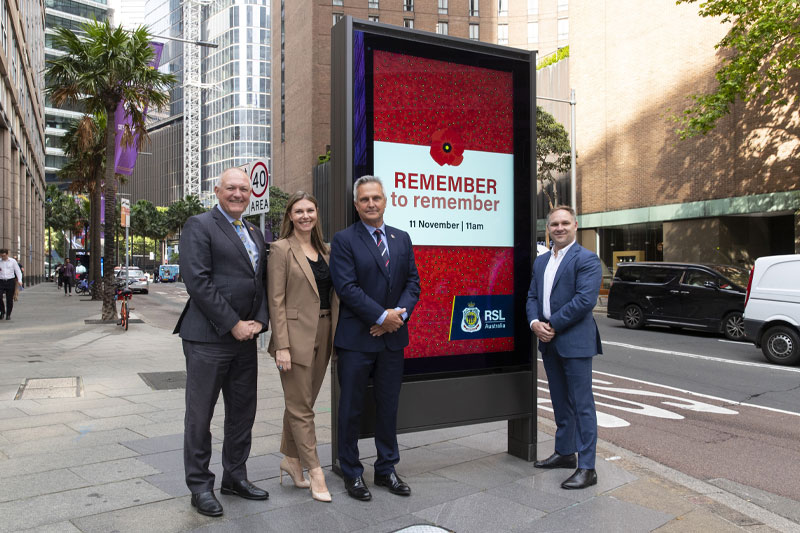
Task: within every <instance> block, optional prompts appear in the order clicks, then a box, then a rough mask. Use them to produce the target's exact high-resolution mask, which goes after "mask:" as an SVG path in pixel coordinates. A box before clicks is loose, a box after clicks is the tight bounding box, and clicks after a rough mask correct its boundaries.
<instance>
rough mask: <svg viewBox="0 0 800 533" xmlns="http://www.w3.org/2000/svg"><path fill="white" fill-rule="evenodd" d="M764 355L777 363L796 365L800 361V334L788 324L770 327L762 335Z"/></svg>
mask: <svg viewBox="0 0 800 533" xmlns="http://www.w3.org/2000/svg"><path fill="white" fill-rule="evenodd" d="M761 351H762V352H764V357H766V358H767V360H768V361H770V362H771V363H775V364H777V365H795V364H797V363H798V362H800V335H798V334H797V332H796V331H795V330H793V329H791V328H788V327H786V326H775V327H772V328H769V329H768V330H767V332H766V333H764V335H763V336H762V337H761Z"/></svg>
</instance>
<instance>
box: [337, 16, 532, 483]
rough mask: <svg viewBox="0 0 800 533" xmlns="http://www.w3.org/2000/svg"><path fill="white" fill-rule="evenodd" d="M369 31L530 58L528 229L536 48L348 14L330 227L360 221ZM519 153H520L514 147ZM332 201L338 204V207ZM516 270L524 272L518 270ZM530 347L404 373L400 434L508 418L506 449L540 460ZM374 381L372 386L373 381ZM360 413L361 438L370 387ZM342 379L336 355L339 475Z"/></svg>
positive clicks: (370, 407) (369, 414)
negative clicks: (361, 100) (510, 363)
mask: <svg viewBox="0 0 800 533" xmlns="http://www.w3.org/2000/svg"><path fill="white" fill-rule="evenodd" d="M355 31H360V32H364V33H365V34H371V35H375V36H379V37H386V38H396V39H400V40H404V41H410V42H413V43H418V44H430V45H435V46H436V47H439V48H444V49H452V50H454V51H458V52H459V53H475V54H481V55H483V56H490V57H496V58H501V59H507V60H512V61H516V62H521V63H525V64H526V66H527V71H528V75H529V80H528V82H529V87H530V94H529V95H528V100H529V102H528V105H529V110H530V117H529V124H528V134H529V144H528V145H527V146H526V152H527V153H526V154H523V155H525V156H527V158H526V161H527V163H528V167H529V176H528V177H529V180H530V184H531V186H530V198H529V203H528V205H529V206H530V213H529V217H525V218H526V220H528V222H529V223H530V227H531V228H535V221H536V202H535V195H536V186H535V184H536V181H535V180H536V164H535V153H536V52H535V51H527V50H520V49H515V48H509V47H505V46H499V45H494V44H489V43H483V42H479V41H472V40H467V39H461V38H457V37H450V36H443V35H437V34H432V33H427V32H421V31H418V30H412V29H407V28H401V27H397V26H390V25H387V24H381V23H377V22H367V21H362V20H358V19H354V18H352V17H351V16H345V17H344V18H343V19H341V20H340V21H339V22H338V23H337V24H336V25H335V26H334V27H333V28H332V30H331V44H332V46H331V170H332V173H331V187H330V191H331V213H330V220H331V232H332V233H333V232H336V231H340V230H342V229H344V228H346V227H347V226H349V225H350V224H352V223H353V222H354V220H355V214H354V209H353V207H352V206H353V202H352V184H353V181H354V176H353V173H354V168H355V164H354V161H353V156H354V150H353V133H354V120H353V114H354V113H353V111H354V109H353V96H354V87H353V82H354V76H353V66H354V59H353V52H354V49H353V34H354V32H355ZM514 155H515V157H517V156H518V155H519V154H516V153H515V154H514ZM334 206H335V207H334ZM535 239H536V236H535V233H534V232H531V239H530V240H531V242H530V247H531V255H530V264H529V265H527V266H528V269H527V272H526V273H525V275H526V278H527V279H530V278H529V276H530V271H531V270H530V269H531V267H532V265H533V260H534V259H535V254H536V246H535ZM517 274H518V275H519V273H517ZM530 347H531V348H530V353H529V354H527V361H528V364H527V365H525V366H526V368H525V369H521V370H512V371H507V372H498V371H497V370H496V369H489V370H487V371H485V372H481V373H477V372H471V373H465V374H464V375H456V376H452V377H441V378H438V377H436V376H434V377H432V378H430V379H415V380H408V379H404V381H403V385H402V389H401V392H400V408H399V411H398V419H397V426H398V427H397V431H398V433H406V432H414V431H423V430H430V429H439V428H446V427H454V426H461V425H468V424H478V423H483V422H492V421H500V420H507V421H508V443H507V451H508V453H510V454H511V455H514V456H516V457H520V458H522V459H525V460H526V461H533V460H535V459H536V426H537V407H536V398H537V379H538V371H537V360H536V357H535V354H536V338H535V337H534V336H533V335H532V334H531V341H530ZM370 388H371V385H370ZM365 398H366V400H367V401H366V402H365V406H364V413H363V415H362V427H361V437H368V436H371V435H372V434H373V427H374V425H373V420H374V417H375V411H374V404H373V403H372V393H371V391H368V392H367V395H366V396H365ZM338 403H339V384H338V375H337V366H336V361H332V362H331V432H332V439H331V440H332V462H333V470H334V472H337V473H339V474H341V471H340V469H339V464H338V442H337V440H338Z"/></svg>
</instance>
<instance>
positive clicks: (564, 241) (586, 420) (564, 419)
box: [526, 206, 603, 489]
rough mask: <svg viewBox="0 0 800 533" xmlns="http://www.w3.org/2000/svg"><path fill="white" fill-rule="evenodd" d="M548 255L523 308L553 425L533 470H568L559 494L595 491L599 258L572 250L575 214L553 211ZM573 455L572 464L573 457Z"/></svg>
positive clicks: (568, 209) (535, 272)
mask: <svg viewBox="0 0 800 533" xmlns="http://www.w3.org/2000/svg"><path fill="white" fill-rule="evenodd" d="M547 228H548V230H549V231H550V236H551V237H552V239H553V249H552V250H551V251H549V252H547V253H545V254H542V255H540V256H538V257H537V258H536V261H534V263H533V275H532V277H531V285H530V289H529V290H528V302H527V305H526V310H527V315H528V321H529V322H530V328H531V331H533V333H534V334H535V335H536V337H537V338H538V339H539V351H541V352H542V363H543V364H544V370H545V372H546V373H547V382H548V384H549V386H550V401H551V402H552V404H553V415H554V418H555V421H556V439H555V441H556V442H555V452H554V453H553V454H552V455H551V456H550V457H548V458H547V459H544V460H542V461H536V462H535V463H534V466H535V467H536V468H570V469H571V468H575V467H576V466H577V469H576V470H575V472H574V473H573V474H572V475H571V476H570V477H569V478H567V479H566V480H565V481H564V482H563V483H562V484H561V487H562V488H565V489H583V488H586V487H590V486H592V485H595V484H597V473H596V472H595V468H594V467H595V455H596V451H597V413H596V411H595V405H594V396H593V395H592V358H593V357H594V356H595V355H598V354H601V353H603V347H602V345H601V343H600V332H599V331H598V329H597V324H596V323H595V321H594V317H593V316H592V309H594V306H595V304H597V296H598V294H599V292H600V284H601V282H602V280H603V273H602V270H601V267H600V258H599V257H597V254H595V253H593V252H590V251H589V250H587V249H586V248H584V247H583V246H581V245H580V244H578V243H577V242H576V236H577V233H578V221H577V219H576V217H575V210H574V209H572V208H571V207H569V206H556V207H554V208H553V209H552V210H551V211H550V214H549V215H548V216H547ZM576 452H577V454H578V457H577V461H576V459H575V453H576Z"/></svg>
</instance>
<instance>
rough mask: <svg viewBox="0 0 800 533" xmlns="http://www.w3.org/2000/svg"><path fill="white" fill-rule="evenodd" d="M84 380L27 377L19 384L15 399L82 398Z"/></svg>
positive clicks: (77, 378)
mask: <svg viewBox="0 0 800 533" xmlns="http://www.w3.org/2000/svg"><path fill="white" fill-rule="evenodd" d="M81 396H83V380H82V379H81V378H80V377H71V378H27V379H26V380H25V383H23V384H22V385H20V386H19V390H17V395H16V396H15V397H14V399H15V400H41V399H46V398H80V397H81Z"/></svg>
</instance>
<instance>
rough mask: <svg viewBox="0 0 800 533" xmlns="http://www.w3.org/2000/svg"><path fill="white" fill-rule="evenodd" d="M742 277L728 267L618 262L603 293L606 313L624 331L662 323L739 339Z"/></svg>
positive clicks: (744, 279) (736, 269) (742, 272)
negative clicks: (621, 325) (606, 305)
mask: <svg viewBox="0 0 800 533" xmlns="http://www.w3.org/2000/svg"><path fill="white" fill-rule="evenodd" d="M747 277H748V272H747V270H745V269H744V268H741V267H738V266H733V265H711V264H691V263H656V262H653V263H650V262H638V263H620V264H619V265H617V269H616V271H615V272H614V277H613V279H612V281H611V287H610V289H609V292H608V317H609V318H613V319H615V320H622V323H623V324H625V327H627V328H630V329H638V328H641V327H642V326H645V325H647V324H652V325H663V326H670V327H673V328H690V329H701V330H706V331H715V332H720V333H723V334H724V335H725V336H726V337H727V338H729V339H731V340H743V339H744V319H743V318H742V314H743V312H744V300H745V292H746V287H747Z"/></svg>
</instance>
